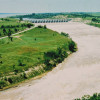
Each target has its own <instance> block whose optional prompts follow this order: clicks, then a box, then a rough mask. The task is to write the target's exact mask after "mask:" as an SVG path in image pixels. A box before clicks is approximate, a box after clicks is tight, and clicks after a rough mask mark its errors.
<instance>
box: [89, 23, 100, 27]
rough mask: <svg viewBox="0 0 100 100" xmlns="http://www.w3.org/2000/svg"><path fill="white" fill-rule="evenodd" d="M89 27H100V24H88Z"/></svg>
mask: <svg viewBox="0 0 100 100" xmlns="http://www.w3.org/2000/svg"><path fill="white" fill-rule="evenodd" d="M88 25H92V26H95V27H100V24H98V23H88Z"/></svg>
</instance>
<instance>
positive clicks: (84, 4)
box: [0, 0, 100, 13]
mask: <svg viewBox="0 0 100 100" xmlns="http://www.w3.org/2000/svg"><path fill="white" fill-rule="evenodd" d="M46 12H100V0H0V13H46Z"/></svg>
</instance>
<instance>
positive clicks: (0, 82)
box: [0, 80, 8, 89]
mask: <svg viewBox="0 0 100 100" xmlns="http://www.w3.org/2000/svg"><path fill="white" fill-rule="evenodd" d="M7 85H8V83H7V81H4V80H0V89H2V88H3V87H5V86H7Z"/></svg>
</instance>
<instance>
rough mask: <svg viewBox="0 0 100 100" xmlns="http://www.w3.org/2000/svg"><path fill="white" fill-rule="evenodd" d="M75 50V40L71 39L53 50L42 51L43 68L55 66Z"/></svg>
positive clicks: (48, 68)
mask: <svg viewBox="0 0 100 100" xmlns="http://www.w3.org/2000/svg"><path fill="white" fill-rule="evenodd" d="M76 50H77V48H76V44H75V42H73V41H71V42H69V44H65V45H63V46H62V47H59V48H57V50H55V51H48V52H46V53H44V64H45V65H46V67H45V70H50V69H52V67H56V65H57V64H58V63H61V62H62V61H63V60H64V59H65V58H66V57H67V56H68V54H69V52H70V53H72V52H75V51H76Z"/></svg>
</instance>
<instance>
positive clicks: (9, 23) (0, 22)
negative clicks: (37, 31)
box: [0, 18, 33, 37]
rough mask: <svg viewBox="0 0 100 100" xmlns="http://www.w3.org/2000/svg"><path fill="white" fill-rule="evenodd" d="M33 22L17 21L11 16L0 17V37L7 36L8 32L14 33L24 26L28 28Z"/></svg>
mask: <svg viewBox="0 0 100 100" xmlns="http://www.w3.org/2000/svg"><path fill="white" fill-rule="evenodd" d="M30 26H33V24H30V23H27V22H23V21H19V20H18V19H12V18H0V37H4V36H8V34H9V33H11V34H14V33H17V32H19V31H22V30H24V29H26V28H30Z"/></svg>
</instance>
